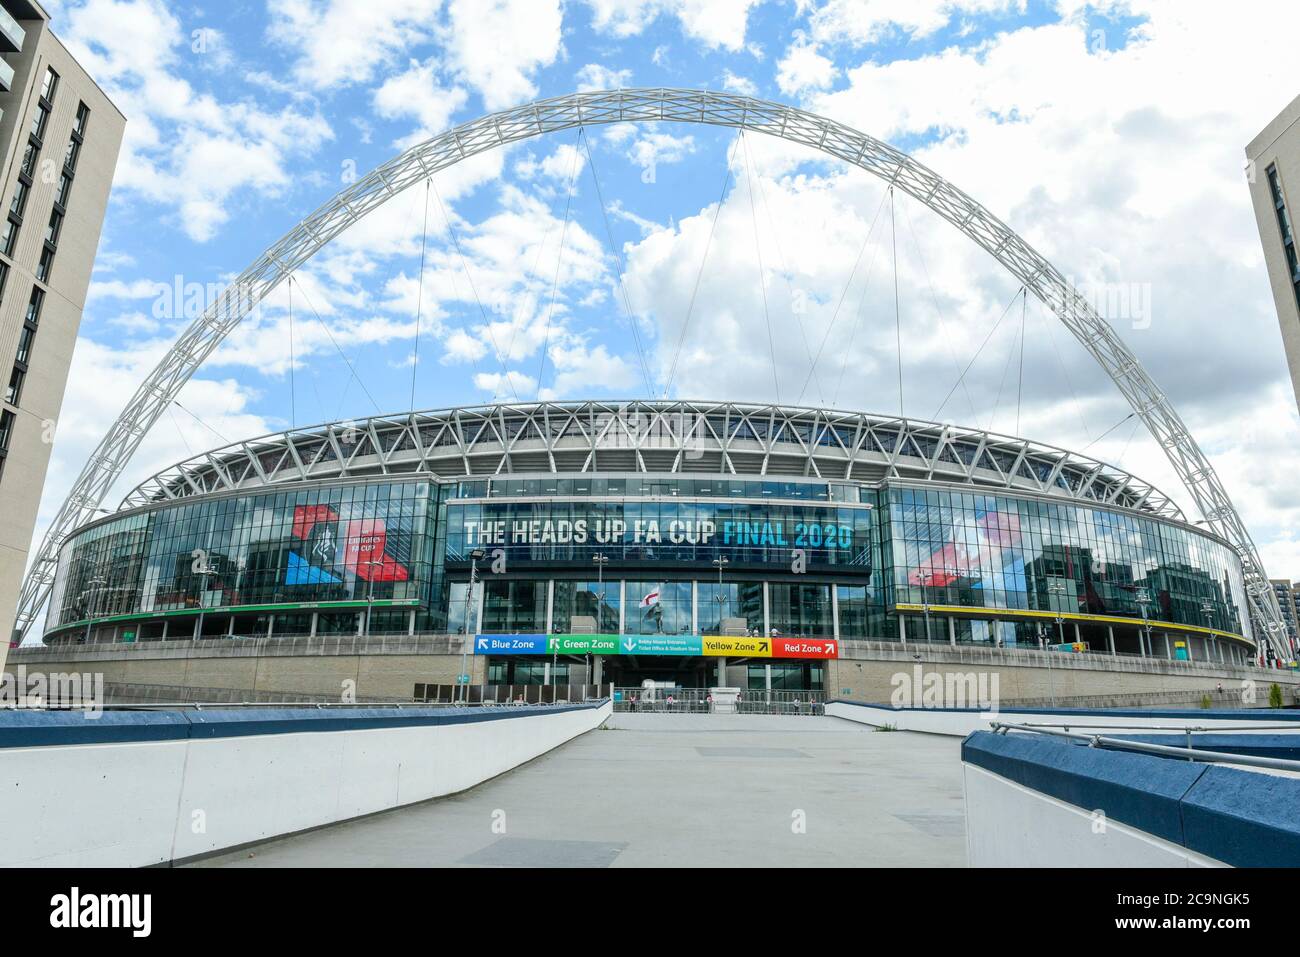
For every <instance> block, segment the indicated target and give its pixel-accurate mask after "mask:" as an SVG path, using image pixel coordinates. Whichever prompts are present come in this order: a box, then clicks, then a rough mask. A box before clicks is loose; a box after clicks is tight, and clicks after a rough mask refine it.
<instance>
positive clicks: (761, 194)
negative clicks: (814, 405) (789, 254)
mask: <svg viewBox="0 0 1300 957" xmlns="http://www.w3.org/2000/svg"><path fill="white" fill-rule="evenodd" d="M746 148H748V144H746ZM754 170H755V177H754V178H755V179H756V180H757V181H758V201H759V203H761V204H762V206H763V213H764V215H766V217H767V226H768V229H769V231H770V232H771V233H772V242H773V244H774V245H775V246H776V255H777V257H778V258H779V259H780V261H781V275H782V276H784V277H785V286H786V291H787V292H788V293H789V295H790V315H791V316H792V317H793V318H794V324H795V327H796V328H797V329H798V330H799V339H800V341H801V342H802V343H803V351H804V355H805V356H806V357H807V359H808V365H809V366H810V367H811V365H812V361H813V357H812V345H811V344H810V343H809V342H808V331H807V330H806V329H805V328H804V324H803V320H802V319H800V318H799V312H798V310H796V309H795V308H794V299H795V294H794V283H792V282H791V281H790V266H789V264H788V263H787V261H786V258H785V250H784V249H782V248H781V233H780V231H779V230H778V229H777V228H776V222H775V220H773V218H772V206H771V204H769V203H768V201H767V187H765V186H764V185H763V171H762V170H761V169H759V166H758V160H757V159H755V160H754ZM817 398H818V400H819V401H820V402H821V404H822V405H825V404H826V395H825V392H823V390H822V384H821V382H820V381H818V382H817ZM832 404H833V403H832Z"/></svg>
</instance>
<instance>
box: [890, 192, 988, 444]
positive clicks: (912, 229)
mask: <svg viewBox="0 0 1300 957" xmlns="http://www.w3.org/2000/svg"><path fill="white" fill-rule="evenodd" d="M900 209H902V211H903V222H904V223H905V224H906V225H907V231H908V234H909V235H911V237H912V248H913V249H915V250H916V258H917V260H918V261H919V262H920V263H921V271H922V272H923V273H924V274H925V282H926V286H927V288H929V290H930V303H931V305H933V306H934V315H935V318H936V319H938V320H939V332H940V333H941V336H942V339H943V344H944V351H946V352H947V353H948V359H949V361H951V362H952V368H953V371H954V372H958V369H959V364H958V360H957V353H956V352H955V351H954V350H953V342H954V339H955V337H954V336H951V335H949V334H948V323H947V322H946V321H945V319H944V313H943V309H941V308H940V307H939V294H938V293H937V292H936V291H935V288H934V278H933V277H932V276H931V274H930V264H929V262H928V261H927V260H926V258H925V252H924V251H923V250H922V249H921V241H920V238H919V237H918V236H917V235H916V224H915V223H914V222H913V221H912V217H911V215H909V214H908V212H907V204H906V203H903V204H902V205H901V206H900ZM958 374H959V375H960V373H958ZM961 391H962V395H963V396H965V397H966V407H967V408H968V409H970V414H971V421H972V422H974V421H976V419H977V418H978V416H976V414H975V401H974V400H973V399H972V398H971V394H970V388H969V387H968V386H967V385H966V383H965V382H962V384H961Z"/></svg>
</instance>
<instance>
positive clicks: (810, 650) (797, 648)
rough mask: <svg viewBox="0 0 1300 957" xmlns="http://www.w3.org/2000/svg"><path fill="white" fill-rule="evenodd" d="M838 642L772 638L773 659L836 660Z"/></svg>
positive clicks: (826, 639)
mask: <svg viewBox="0 0 1300 957" xmlns="http://www.w3.org/2000/svg"><path fill="white" fill-rule="evenodd" d="M839 644H840V643H839V642H838V641H836V640H835V639H834V638H773V639H772V657H773V658H838V657H839V656H840V652H839Z"/></svg>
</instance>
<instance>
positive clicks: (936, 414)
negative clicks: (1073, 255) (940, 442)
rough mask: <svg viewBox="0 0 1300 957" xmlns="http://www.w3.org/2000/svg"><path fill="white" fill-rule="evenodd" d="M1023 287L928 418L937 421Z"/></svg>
mask: <svg viewBox="0 0 1300 957" xmlns="http://www.w3.org/2000/svg"><path fill="white" fill-rule="evenodd" d="M1024 289H1025V287H1024V286H1021V287H1020V288H1019V289H1017V290H1016V292H1015V295H1013V296H1012V297H1011V299H1010V300H1008V302H1007V305H1006V308H1005V309H1003V310H1002V315H1000V316H998V321H997V322H995V323H993V328H992V329H990V330H989V331H988V334H987V335H985V336H984V341H983V342H981V343H980V347H979V348H978V349H976V350H975V354H974V355H973V356H971V358H970V362H968V363H966V368H965V369H963V370H962V372H961V375H960V376H958V378H957V381H956V382H954V383H953V384H952V388H951V389H949V390H948V394H947V395H946V396H944V398H943V401H942V402H940V403H939V408H937V409H935V411H934V415H932V416H930V418H931V419H932V420H933V421H935V422H937V421H939V414H940V413H941V412H943V407H944V406H945V405H947V404H948V400H949V399H951V398H952V396H953V393H954V392H956V391H957V386H959V385H961V383H962V382H963V381H964V380H965V379H966V373H968V372H970V370H971V366H973V365H974V364H975V360H976V359H978V358H979V357H980V353H981V352H983V351H984V347H985V346H987V345H988V344H989V340H990V339H992V338H993V333H995V332H997V331H998V326H1000V325H1002V320H1003V319H1005V318H1006V317H1007V313H1008V312H1010V311H1011V307H1012V306H1014V305H1015V303H1016V298H1017V297H1018V296H1019V295H1020V294H1021V293H1022V292H1023V291H1024Z"/></svg>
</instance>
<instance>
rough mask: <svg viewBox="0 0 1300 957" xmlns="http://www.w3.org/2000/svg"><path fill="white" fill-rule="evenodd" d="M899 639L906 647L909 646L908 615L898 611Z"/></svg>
mask: <svg viewBox="0 0 1300 957" xmlns="http://www.w3.org/2000/svg"><path fill="white" fill-rule="evenodd" d="M898 640H899V642H900V643H901V644H902V646H903V647H904V648H906V647H907V616H906V615H904V614H903V613H902V612H899V613H898Z"/></svg>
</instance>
